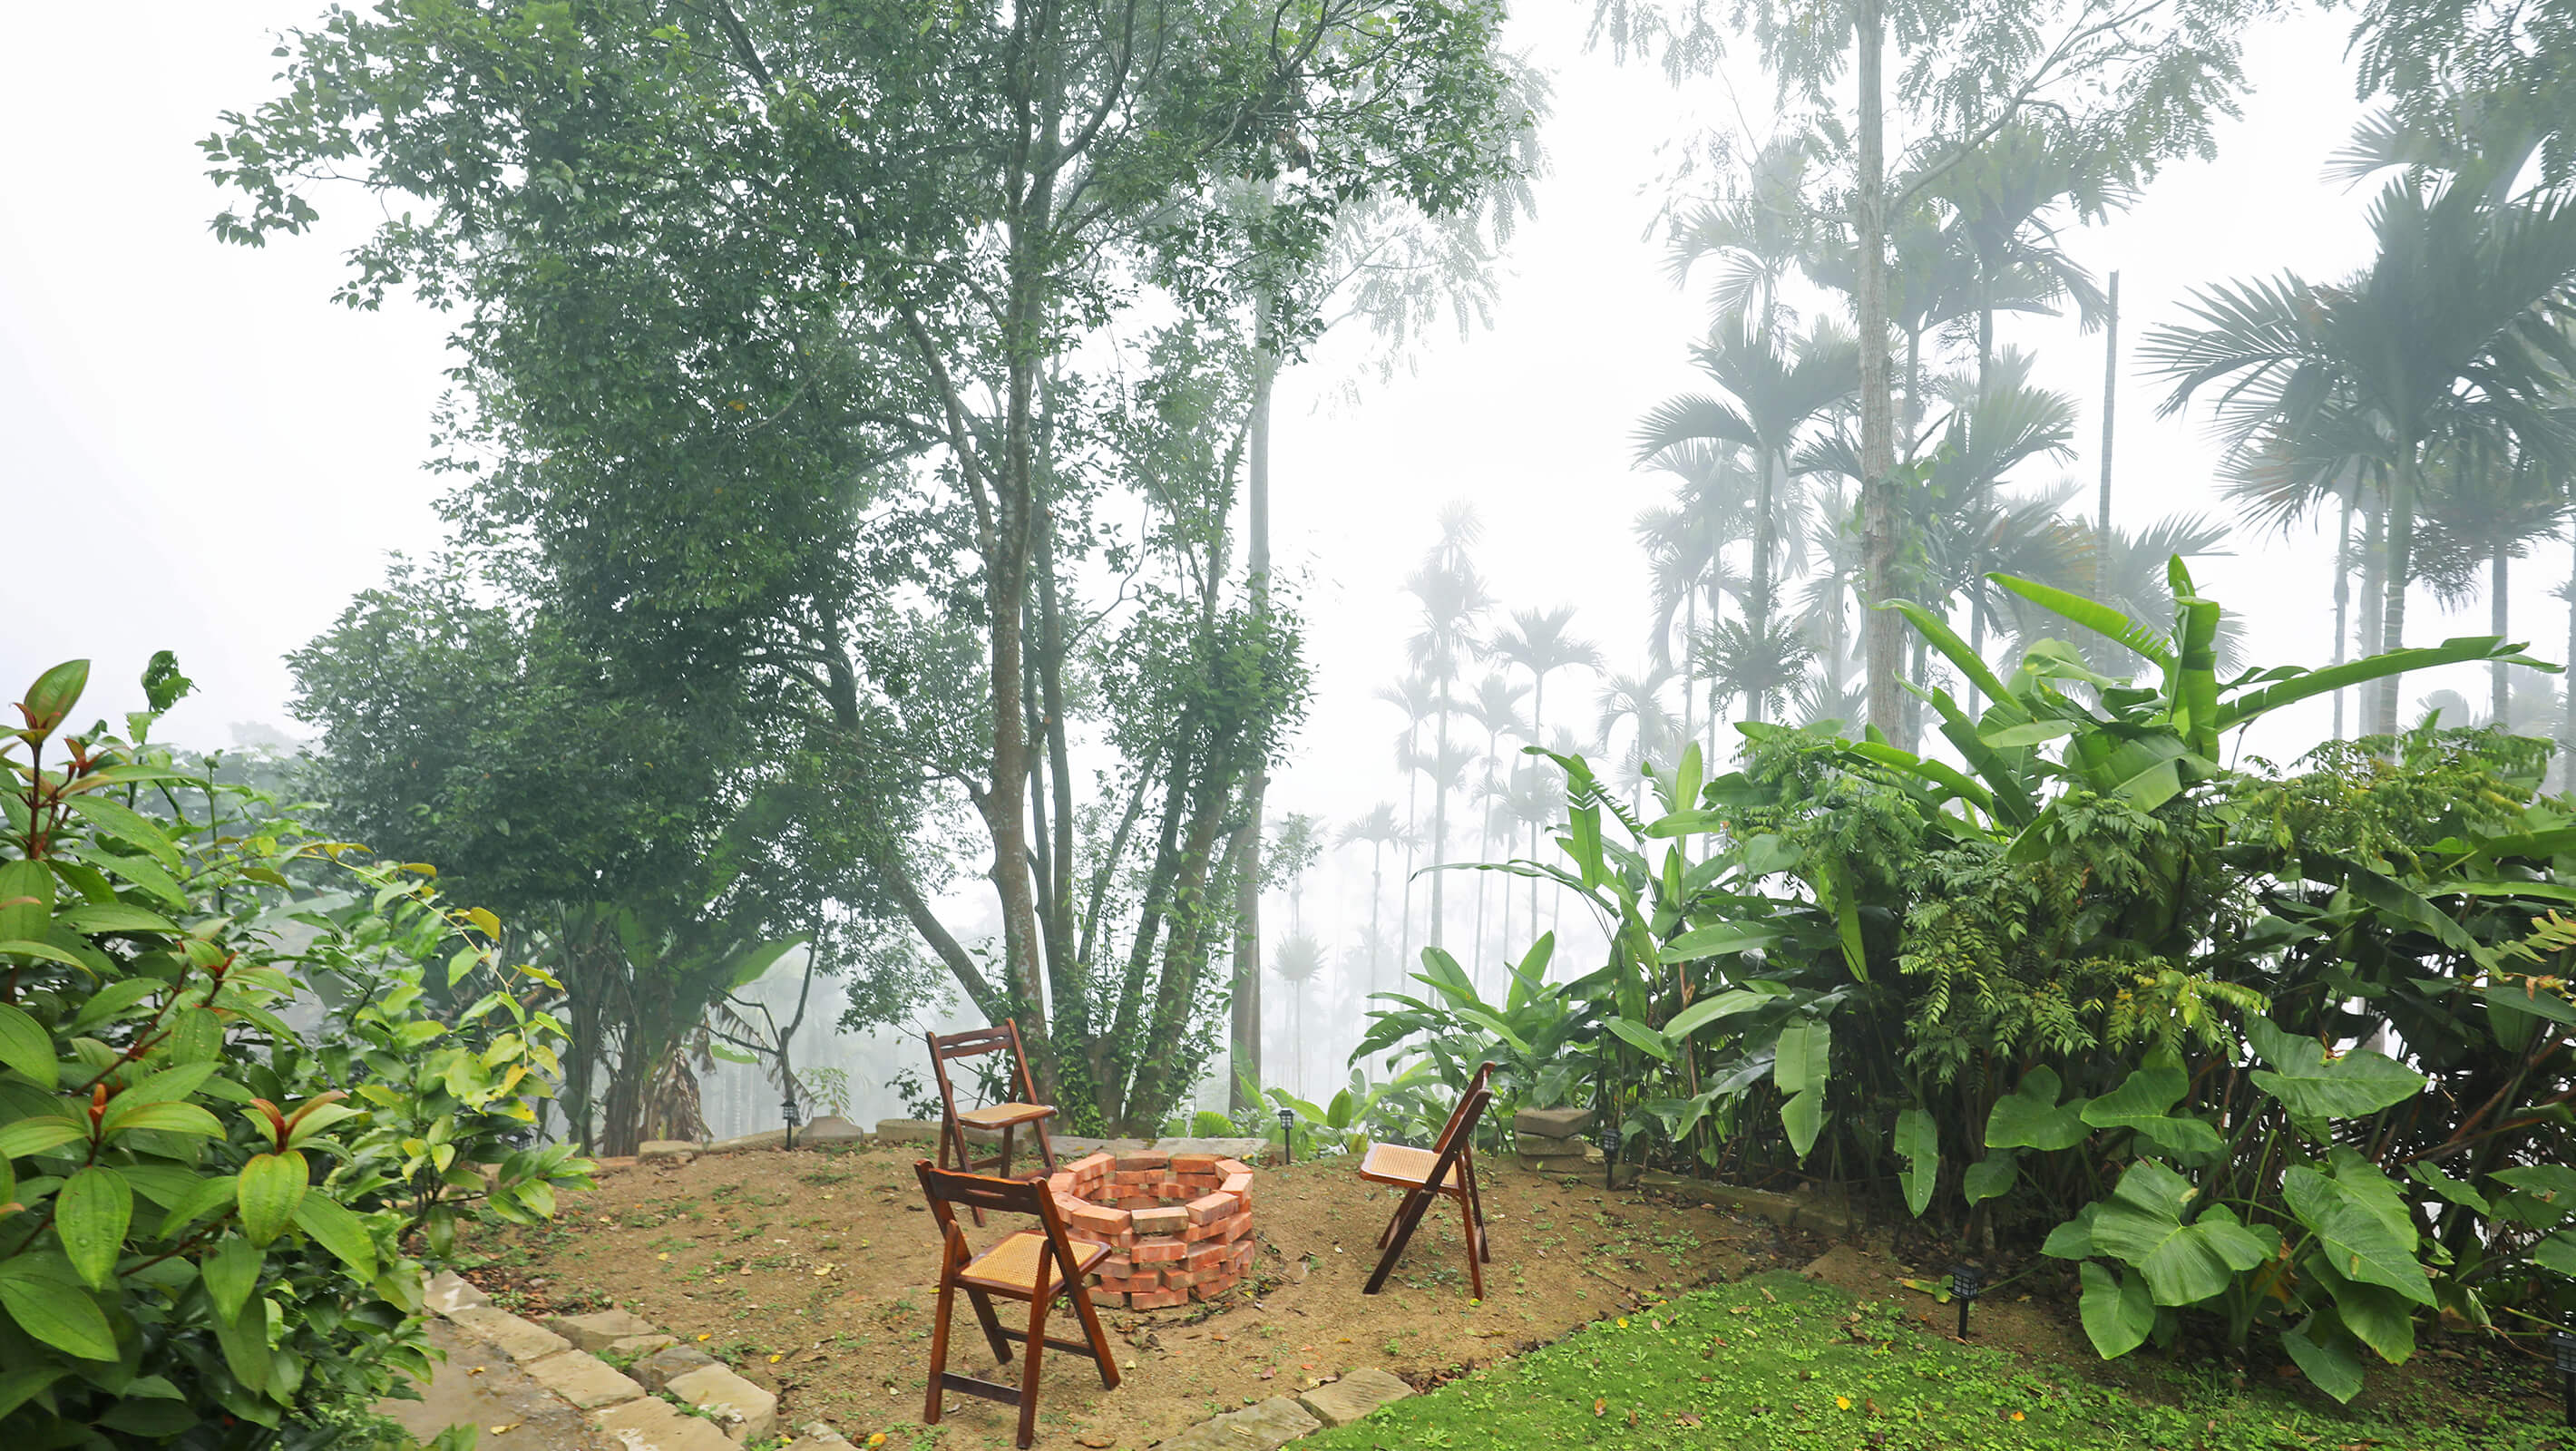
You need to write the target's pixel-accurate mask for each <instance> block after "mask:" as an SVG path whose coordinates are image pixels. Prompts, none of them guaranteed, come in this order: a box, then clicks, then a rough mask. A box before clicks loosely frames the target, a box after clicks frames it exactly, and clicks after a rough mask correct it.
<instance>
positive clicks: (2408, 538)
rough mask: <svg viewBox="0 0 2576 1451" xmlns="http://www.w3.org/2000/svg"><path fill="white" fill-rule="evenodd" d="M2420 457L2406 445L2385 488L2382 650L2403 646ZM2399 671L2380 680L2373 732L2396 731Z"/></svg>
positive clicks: (2419, 478) (2389, 733)
mask: <svg viewBox="0 0 2576 1451" xmlns="http://www.w3.org/2000/svg"><path fill="white" fill-rule="evenodd" d="M2419 469H2420V461H2419V460H2418V459H2417V457H2416V451H2415V449H2414V448H2412V447H2408V448H2406V449H2405V450H2404V451H2403V452H2402V453H2401V454H2400V456H2399V458H2398V461H2397V477H2396V479H2395V480H2394V481H2393V482H2392V483H2391V484H2390V486H2389V490H2388V562H2387V565H2386V575H2385V577H2384V578H2383V579H2382V580H2381V581H2380V590H2381V595H2382V599H2381V602H2380V606H2379V648H2380V649H2381V650H2382V651H2389V650H2398V649H2402V648H2404V645H2405V639H2406V585H2407V581H2408V579H2409V577H2410V576H2411V575H2412V574H2413V572H2414V564H2415V498H2416V487H2417V485H2418V483H2419V482H2420V481H2421V475H2420V473H2419ZM2404 682H2405V677H2404V676H2402V675H2391V676H2388V677H2387V678H2386V679H2384V680H2382V681H2381V682H2380V688H2379V703H2378V704H2379V708H2378V710H2377V711H2376V712H2375V715H2376V719H2374V720H2373V721H2372V723H2371V730H2372V732H2373V733H2374V734H2377V735H2383V736H2393V735H2395V734H2397V707H2398V703H2399V700H2400V694H2399V692H2400V689H2401V687H2402V686H2403V684H2404Z"/></svg>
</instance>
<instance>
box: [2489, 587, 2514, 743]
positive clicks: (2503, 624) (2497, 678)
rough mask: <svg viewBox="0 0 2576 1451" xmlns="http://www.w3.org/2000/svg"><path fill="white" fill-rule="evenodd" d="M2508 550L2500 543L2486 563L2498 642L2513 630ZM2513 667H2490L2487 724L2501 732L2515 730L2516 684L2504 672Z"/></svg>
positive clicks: (2492, 627) (2492, 628) (2499, 663)
mask: <svg viewBox="0 0 2576 1451" xmlns="http://www.w3.org/2000/svg"><path fill="white" fill-rule="evenodd" d="M2505 579H2506V575H2505V547H2504V545H2503V544H2501V543H2499V544H2497V545H2496V547H2495V554H2494V556H2493V557H2492V558H2490V559H2489V560H2488V561H2487V626H2488V628H2489V630H2490V631H2491V632H2493V634H2494V635H2495V637H2496V638H2497V639H2499V640H2501V639H2503V638H2504V637H2505V636H2506V635H2508V634H2510V633H2511V632H2512V630H2513V624H2512V615H2511V613H2510V611H2509V610H2508V608H2507V603H2506V599H2505ZM2512 668H2513V667H2511V666H2509V665H2507V664H2505V663H2504V662H2503V661H2501V660H2498V661H2496V662H2495V663H2494V664H2492V665H2489V666H2488V667H2487V670H2488V672H2489V673H2488V677H2487V687H2488V697H2489V699H2488V709H2487V724H2489V725H2491V726H2494V727H2495V728H2496V729H2498V730H2511V729H2512V728H2513V684H2512V682H2511V681H2510V680H2508V679H2506V677H2505V672H2506V671H2507V670H2510V669H2512Z"/></svg>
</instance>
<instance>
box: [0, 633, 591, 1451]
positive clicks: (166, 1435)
mask: <svg viewBox="0 0 2576 1451" xmlns="http://www.w3.org/2000/svg"><path fill="white" fill-rule="evenodd" d="M87 678H88V666H87V662H85V661H74V662H70V663H68V664H65V665H61V666H57V667H55V668H54V669H52V670H49V671H47V672H46V673H45V674H44V675H43V676H42V677H40V678H39V679H38V680H37V681H36V683H35V684H34V685H33V686H31V687H30V688H29V689H28V691H27V693H26V695H25V697H24V699H23V701H22V702H21V703H20V705H19V707H18V708H19V711H20V714H21V717H22V722H23V724H22V726H21V727H20V728H19V729H16V730H14V731H11V732H9V733H8V735H7V738H6V739H5V740H0V761H5V762H6V764H7V765H8V767H9V768H10V772H9V774H10V780H9V781H8V782H7V783H6V785H5V787H0V812H5V817H0V1444H6V1445H9V1446H12V1447H16V1446H46V1445H69V1444H74V1443H82V1444H93V1445H96V1444H106V1445H144V1444H170V1443H176V1444H182V1445H188V1446H206V1447H222V1446H235V1445H242V1446H247V1445H263V1444H273V1443H279V1442H283V1443H286V1444H311V1445H323V1444H335V1443H343V1442H346V1441H347V1440H349V1439H350V1438H351V1437H352V1436H354V1435H357V1434H359V1428H362V1427H364V1426H365V1425H367V1424H369V1423H370V1421H371V1418H370V1417H369V1415H368V1413H367V1409H366V1408H367V1406H368V1405H369V1404H370V1403H372V1402H373V1401H374V1400H376V1399H378V1398H379V1397H381V1396H383V1395H385V1394H386V1393H388V1392H389V1391H392V1390H394V1388H395V1387H396V1385H397V1383H398V1380H399V1377H400V1376H401V1375H402V1374H403V1373H405V1372H409V1373H411V1374H414V1375H425V1374H426V1373H427V1368H428V1367H427V1362H426V1358H425V1350H424V1345H423V1341H422V1339H421V1336H420V1331H419V1321H418V1310H419V1284H420V1267H419V1265H418V1264H417V1263H416V1262H415V1261H413V1260H411V1259H409V1258H407V1257H406V1251H405V1244H404V1238H403V1236H404V1232H405V1231H406V1230H407V1229H408V1228H410V1227H412V1226H413V1225H416V1224H417V1225H422V1226H424V1227H427V1228H429V1229H431V1230H432V1231H433V1232H435V1231H436V1230H437V1228H438V1226H439V1224H440V1223H441V1216H442V1213H444V1214H445V1215H446V1216H447V1217H448V1220H447V1222H449V1223H452V1222H453V1215H454V1214H455V1213H457V1212H459V1211H458V1210H457V1205H456V1196H459V1195H465V1196H469V1202H471V1203H473V1204H475V1205H476V1206H477V1207H478V1209H480V1210H482V1211H488V1212H490V1213H493V1214H495V1215H499V1216H502V1217H511V1216H524V1215H533V1214H539V1213H542V1212H544V1210H545V1209H546V1208H547V1207H548V1206H549V1204H550V1199H549V1196H550V1194H551V1192H552V1188H553V1186H555V1185H557V1184H561V1183H566V1182H579V1175H580V1174H581V1173H582V1172H583V1171H584V1170H585V1169H586V1167H587V1166H586V1165H583V1164H581V1163H579V1162H578V1161H575V1160H572V1159H571V1158H570V1157H569V1155H568V1154H566V1153H562V1152H559V1151H556V1150H545V1149H513V1148H511V1147H509V1146H508V1145H507V1144H506V1143H505V1142H504V1136H505V1134H506V1133H509V1132H514V1131H516V1132H523V1131H525V1130H526V1129H528V1128H530V1127H532V1126H533V1124H534V1122H535V1113H534V1108H533V1101H534V1100H535V1099H537V1098H539V1097H540V1096H542V1095H543V1094H544V1093H545V1092H546V1091H547V1090H546V1086H545V1082H544V1080H543V1079H542V1078H540V1077H537V1076H534V1075H533V1074H531V1073H530V1072H528V1065H529V1064H530V1063H535V1064H539V1065H546V1064H549V1063H550V1061H551V1059H550V1055H551V1051H552V1050H551V1047H550V1046H549V1044H550V1042H551V1041H552V1040H553V1039H555V1038H557V1037H559V1036H560V1033H559V1030H558V1029H557V1028H556V1027H555V1026H554V1024H553V1021H552V1019H551V1018H550V1017H548V1016H547V1015H546V1014H545V1013H543V1012H541V1011H537V1010H535V1009H533V1008H531V1007H530V1006H529V1003H528V1002H527V1001H525V999H527V998H529V997H531V996H533V995H534V992H535V991H536V990H538V989H540V988H541V987H542V986H543V985H542V984H539V983H536V982H533V981H531V980H529V979H528V978H527V977H526V975H525V974H524V972H521V973H510V972H505V971H504V970H502V969H501V968H500V967H499V966H498V964H497V962H496V961H495V959H494V957H493V953H492V950H491V941H492V935H493V932H494V930H495V929H496V928H497V923H492V922H490V921H489V920H488V918H475V917H474V916H473V915H472V914H463V913H451V912H449V911H448V910H447V909H445V908H444V907H442V906H441V905H440V904H439V903H438V901H437V899H436V896H435V894H434V893H433V892H432V891H431V890H430V889H429V887H428V885H427V873H426V871H425V869H422V870H412V869H403V868H381V867H378V868H363V867H352V866H348V865H344V864H343V858H344V857H346V856H348V855H350V853H351V851H352V849H350V848H348V847H346V846H344V845H341V844H336V843H327V842H320V841H314V840H309V839H304V838H302V837H301V835H300V833H299V832H298V831H297V829H296V828H295V825H294V823H293V822H292V820H291V819H287V818H284V817H282V816H280V815H279V814H278V813H277V811H276V810H275V803H274V802H273V800H272V799H271V798H269V797H267V796H266V795H264V794H263V793H261V792H258V791H256V790H253V789H251V788H249V787H246V786H240V785H230V786H227V785H222V784H219V783H218V782H216V781H215V780H213V779H211V778H210V777H209V776H208V775H207V774H206V773H204V772H203V771H202V770H200V769H197V768H196V767H195V766H194V765H192V763H190V762H188V761H186V760H184V759H183V758H181V757H180V756H179V755H178V754H177V753H175V752H173V751H171V750H170V749H168V748H167V747H163V746H157V745H154V744H151V743H150V742H149V739H148V737H149V732H150V729H151V726H152V723H153V721H154V719H155V717H156V716H157V715H158V713H159V712H161V711H163V710H166V709H167V708H168V707H169V705H170V704H171V703H172V702H173V701H175V700H176V699H177V698H178V697H179V696H180V695H181V694H183V693H184V692H185V691H186V689H187V688H188V682H187V681H186V680H185V679H184V677H181V676H179V675H178V673H177V670H176V668H175V666H174V664H173V663H172V662H171V660H170V657H169V656H168V655H167V654H166V653H164V654H162V655H159V656H156V657H155V658H154V660H153V663H152V666H151V668H150V669H148V670H147V671H146V672H145V675H144V687H145V692H146V696H147V698H148V700H149V704H150V708H149V709H148V710H145V711H142V712H137V713H134V714H132V715H129V716H128V717H127V721H126V736H127V738H123V739H121V738H119V737H117V736H115V735H113V734H111V733H110V732H109V731H108V729H107V728H106V726H105V725H104V723H102V724H101V725H99V726H97V727H95V728H93V729H92V730H90V731H89V732H87V733H85V734H82V735H78V736H72V735H67V734H65V733H64V731H63V727H64V725H65V723H66V722H67V721H68V720H69V718H70V715H71V712H72V710H73V708H74V707H75V706H76V705H77V703H78V701H79V698H80V696H81V694H82V691H83V689H84V687H85V685H86V683H87ZM335 880H337V881H345V882H348V883H351V884H352V885H353V886H354V888H355V891H354V892H353V891H351V890H348V889H345V888H344V889H341V890H337V891H334V892H329V893H323V894H320V895H317V894H316V893H315V892H314V891H313V890H312V887H313V885H314V884H315V883H316V882H332V881H335ZM433 954H435V955H437V956H438V957H439V958H441V959H442V960H443V966H442V969H441V978H442V979H443V980H441V981H437V982H433V981H431V980H430V978H429V974H428V963H429V961H430V959H431V957H432V955H433ZM308 987H310V988H312V989H314V990H316V991H319V992H321V993H322V994H323V997H324V1002H323V1003H321V1004H317V1003H315V1002H313V1001H312V1000H311V999H310V996H309V995H308V992H307V989H308ZM462 993H473V994H476V996H475V997H474V998H473V999H472V1001H471V1005H470V1006H460V1008H459V1009H458V1010H457V1011H455V1012H454V1013H453V1015H452V1017H450V1018H446V1019H442V1018H441V1017H439V1016H438V1015H437V1014H436V1013H434V1012H433V1011H432V1004H433V1001H447V1002H454V1003H459V1004H462V1003H463V1001H464V1000H463V999H461V998H460V997H458V996H457V995H458V994H462ZM291 1018H300V1019H303V1020H305V1021H307V1022H309V1023H312V1024H313V1026H310V1027H308V1028H306V1029H305V1030H304V1031H299V1030H298V1029H297V1027H296V1026H294V1025H293V1024H292V1023H291V1022H290V1019H291ZM496 1023H506V1024H507V1025H508V1026H507V1027H504V1028H500V1029H498V1030H497V1031H496V1030H495V1029H494V1027H493V1026H492V1025H494V1024H496ZM482 1163H490V1164H493V1165H496V1166H497V1169H496V1172H495V1174H494V1176H493V1177H492V1178H491V1179H490V1180H488V1181H487V1179H486V1178H485V1176H484V1175H483V1174H482V1173H480V1172H478V1171H477V1169H476V1168H475V1167H474V1166H475V1165H477V1164H482ZM433 1238H436V1235H435V1233H433Z"/></svg>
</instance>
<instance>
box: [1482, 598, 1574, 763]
mask: <svg viewBox="0 0 2576 1451" xmlns="http://www.w3.org/2000/svg"><path fill="white" fill-rule="evenodd" d="M1573 624H1574V606H1572V605H1558V606H1557V607H1556V608H1555V609H1552V610H1515V611H1513V612H1512V622H1511V623H1510V624H1508V625H1505V626H1503V627H1502V628H1501V629H1499V630H1496V631H1495V632H1494V637H1493V638H1492V639H1491V640H1488V641H1486V642H1485V652H1486V653H1487V654H1489V655H1491V656H1492V657H1493V658H1495V659H1497V660H1501V661H1504V662H1506V663H1508V664H1512V665H1517V666H1519V667H1520V668H1522V669H1523V670H1526V671H1528V672H1529V675H1530V692H1531V693H1530V730H1531V732H1532V737H1531V738H1532V739H1533V740H1535V739H1537V737H1538V736H1540V735H1543V734H1545V733H1546V731H1547V678H1548V677H1549V676H1550V675H1553V674H1555V673H1556V672H1557V671H1559V670H1564V669H1567V668H1569V667H1572V666H1577V665H1580V666H1583V667H1585V668H1586V669H1590V670H1598V669H1600V668H1601V650H1600V647H1599V646H1597V645H1594V644H1593V643H1592V642H1591V641H1589V640H1584V639H1579V638H1577V637H1576V636H1575V635H1574V633H1573V631H1572V627H1573Z"/></svg>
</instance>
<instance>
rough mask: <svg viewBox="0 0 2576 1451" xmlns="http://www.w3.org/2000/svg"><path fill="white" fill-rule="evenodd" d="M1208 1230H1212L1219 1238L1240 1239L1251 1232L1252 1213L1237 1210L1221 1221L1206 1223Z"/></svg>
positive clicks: (1246, 1210) (1247, 1210)
mask: <svg viewBox="0 0 2576 1451" xmlns="http://www.w3.org/2000/svg"><path fill="white" fill-rule="evenodd" d="M1208 1228H1210V1229H1212V1230H1214V1231H1215V1232H1216V1234H1217V1235H1218V1236H1219V1237H1220V1238H1224V1239H1241V1238H1242V1237H1243V1236H1244V1235H1246V1234H1248V1233H1250V1232H1251V1230H1252V1211H1251V1210H1249V1209H1238V1210H1236V1211H1235V1212H1234V1213H1232V1214H1229V1215H1227V1216H1226V1217H1225V1218H1223V1219H1214V1220H1210V1221H1208Z"/></svg>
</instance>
